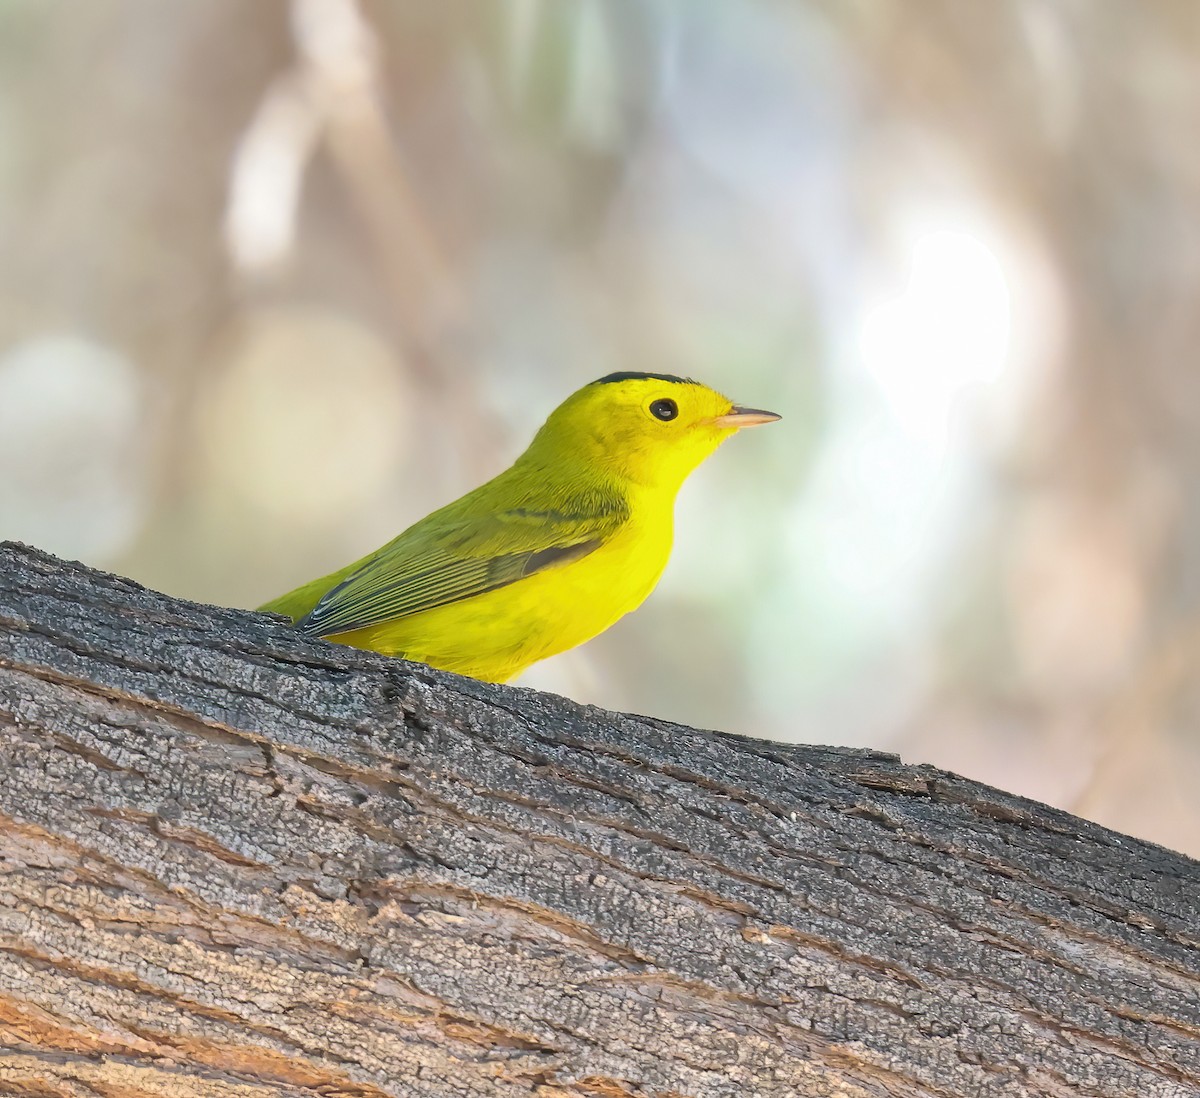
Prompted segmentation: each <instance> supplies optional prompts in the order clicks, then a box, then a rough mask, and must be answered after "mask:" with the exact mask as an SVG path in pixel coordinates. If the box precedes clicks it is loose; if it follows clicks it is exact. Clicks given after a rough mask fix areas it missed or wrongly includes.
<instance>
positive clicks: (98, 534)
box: [0, 0, 1200, 853]
mask: <svg viewBox="0 0 1200 1098" xmlns="http://www.w3.org/2000/svg"><path fill="white" fill-rule="evenodd" d="M1198 61H1200V6H1198V5H1196V4H1195V3H1194V2H1193V0H1110V2H1107V3H1105V4H1081V3H1075V2H1072V0H1005V2H1004V3H999V4H989V5H980V4H966V3H961V2H959V0H925V2H923V3H921V4H912V3H906V2H904V0H870V2H867V0H807V2H804V0H793V2H788V3H785V2H783V0H775V2H772V0H753V2H751V0H747V2H745V3H741V4H737V5H729V4H716V3H711V2H701V0H506V2H505V3H502V4H501V3H488V2H486V0H438V2H436V3H435V2H433V0H412V2H405V3H400V2H396V0H374V2H370V0H362V2H361V3H355V2H354V0H257V2H256V3H254V4H247V3H244V2H241V0H175V2H174V3H172V4H169V5H164V4H161V3H157V2H153V0H89V2H88V3H87V4H79V3H77V2H75V0H0V242H2V248H3V254H4V257H5V262H4V263H3V264H2V265H0V536H4V537H10V538H16V539H20V540H26V541H30V542H34V543H37V544H39V545H41V546H42V547H44V548H46V549H50V550H52V551H55V552H58V553H60V554H65V555H67V556H74V557H81V558H83V559H86V560H87V561H89V562H90V563H93V564H100V565H103V566H105V567H109V568H112V569H114V570H116V571H119V572H123V573H126V574H129V575H132V576H134V577H136V578H137V579H139V580H142V581H143V582H146V583H149V584H151V585H154V586H156V587H159V588H162V589H164V590H168V591H171V592H173V593H176V594H180V595H186V596H189V597H193V598H199V599H204V600H210V601H215V602H221V603H230V604H241V605H255V604H257V603H259V602H261V601H263V600H265V599H266V598H268V597H271V596H273V595H275V594H278V593H279V592H281V591H283V590H285V589H286V588H288V587H290V586H292V585H293V584H295V583H297V582H299V581H301V580H304V579H307V578H310V577H311V576H313V575H316V574H318V573H320V572H324V571H328V570H329V569H330V568H332V567H334V566H337V565H340V564H342V563H344V562H345V561H346V560H348V559H350V558H351V557H354V556H357V555H360V554H361V553H362V552H364V551H365V550H368V549H370V548H373V547H374V546H376V545H377V544H379V543H381V542H383V541H384V540H386V539H387V538H389V537H391V536H392V535H394V534H395V533H397V532H398V531H399V530H400V529H402V528H403V527H404V526H405V525H407V524H408V523H409V522H411V521H413V520H415V519H416V518H419V517H420V516H422V515H423V514H425V513H426V512H428V511H429V510H431V509H432V508H434V507H436V506H437V505H439V504H440V503H442V502H445V501H446V500H448V499H450V498H452V497H453V496H454V495H456V494H458V493H459V492H461V491H463V490H465V489H466V488H468V487H471V486H473V485H474V484H476V483H478V482H479V481H480V480H482V479H483V478H484V477H486V476H487V475H488V474H490V473H491V472H494V471H496V470H498V469H499V468H501V467H503V466H504V465H505V464H507V463H508V462H509V461H510V460H511V459H512V457H513V456H515V454H516V453H517V452H518V451H519V450H520V449H521V447H522V446H523V445H524V443H525V442H526V441H527V440H528V438H529V437H530V435H531V434H532V432H533V430H534V429H535V428H536V426H537V425H538V424H539V423H540V422H541V420H542V419H543V418H544V417H545V415H546V414H547V413H548V412H549V410H550V409H551V408H552V407H554V405H555V404H557V403H558V402H559V401H560V400H561V399H562V398H563V397H564V396H565V395H566V394H567V393H569V392H570V391H571V390H573V389H574V388H576V387H577V386H579V385H581V384H583V383H585V382H586V381H588V380H591V379H592V378H594V377H597V376H599V375H601V374H603V373H606V372H608V371H610V370H614V369H652V370H658V371H664V370H665V371H670V372H674V373H681V374H689V375H693V376H696V377H698V378H700V379H702V380H704V381H706V382H708V383H709V384H712V385H714V386H716V387H718V388H721V389H723V390H725V391H727V392H729V393H730V395H732V396H734V397H735V398H736V399H740V400H744V401H746V402H749V403H753V404H757V405H762V406H766V407H772V408H777V409H778V410H780V411H782V412H783V413H784V414H785V417H786V418H785V420H784V422H783V423H782V424H780V425H779V426H778V427H774V428H772V429H771V430H770V431H764V432H761V433H757V432H756V433H754V434H753V435H747V436H746V437H743V438H738V439H736V440H734V441H733V442H731V443H730V444H729V445H727V446H726V447H725V448H724V449H723V451H722V452H721V453H720V454H718V455H717V456H716V458H714V459H713V460H712V461H711V462H710V463H709V464H708V465H707V466H705V467H704V468H703V469H702V470H701V471H700V472H699V473H698V474H697V475H696V476H695V477H694V479H693V482H692V483H691V484H689V486H688V487H687V489H686V490H685V493H684V495H683V497H682V498H681V501H680V507H679V522H678V527H679V529H678V544H677V549H676V555H675V559H674V560H673V562H672V565H671V567H670V569H669V570H668V573H667V575H666V577H665V578H664V581H663V583H662V585H661V587H660V589H659V591H658V592H657V593H656V594H655V596H654V597H653V598H652V599H651V600H650V602H649V603H648V604H647V606H646V607H645V608H644V609H643V610H641V611H640V612H639V613H638V614H637V615H635V616H633V617H632V618H629V619H626V620H625V621H624V622H622V623H621V624H620V625H619V626H617V627H616V628H614V629H613V630H612V631H610V633H609V634H607V635H605V636H604V637H602V638H600V639H598V640H597V641H595V642H593V643H592V644H590V645H588V646H587V647H586V648H585V649H583V650H580V651H579V652H575V653H571V654H568V655H566V656H563V657H560V658H558V659H557V660H554V661H550V662H549V663H547V664H545V665H542V666H541V667H539V668H536V669H534V671H532V672H531V673H530V674H529V675H528V676H527V677H526V680H525V681H526V682H527V683H529V684H531V685H538V686H541V687H547V688H552V689H557V690H561V691H563V692H566V693H569V694H571V695H573V696H575V697H579V698H585V699H591V700H595V701H597V702H599V703H602V704H606V705H609V706H612V707H616V708H634V709H641V710H646V711H653V712H655V713H658V714H661V715H664V716H670V717H674V718H678V719H680V720H684V721H688V722H690V723H698V724H702V725H708V726H723V727H728V728H732V729H737V730H740V731H744V732H747V733H753V734H758V735H764V736H771V737H779V738H797V739H809V740H816V741H824V742H842V743H853V744H867V745H871V746H876V747H881V748H889V749H893V750H900V751H902V752H903V753H904V754H905V756H906V757H908V758H912V759H920V760H928V761H931V762H935V763H938V764H940V765H943V766H947V767H949V768H951V769H955V770H959V771H961V772H963V773H966V774H969V775H971V776H974V777H977V778H982V779H984V780H988V781H991V782H993V783H995V784H997V785H1001V786H1005V787H1007V788H1011V789H1015V790H1018V791H1023V792H1026V793H1028V794H1030V795H1032V796H1036V797H1039V798H1042V799H1045V800H1049V801H1051V802H1053V803H1057V804H1060V805H1063V806H1064V807H1067V808H1071V809H1074V810H1076V811H1083V812H1084V813H1086V814H1089V815H1092V816H1094V817H1095V818H1097V819H1100V820H1102V821H1104V822H1107V823H1110V824H1112V825H1113V826H1116V827H1119V828H1121V829H1124V830H1128V831H1132V832H1134V833H1136V834H1139V835H1144V836H1147V837H1151V838H1155V839H1158V840H1159V841H1162V842H1164V843H1167V844H1170V845H1173V846H1176V847H1178V848H1181V849H1185V850H1189V851H1191V852H1192V853H1200V798H1197V796H1196V792H1195V791H1196V788H1197V785H1198V783H1200V737H1198V735H1197V711H1198V710H1200V612H1198V603H1200V493H1198V492H1197V491H1196V490H1195V489H1194V485H1195V484H1196V483H1198V482H1200V423H1198V422H1197V421H1198V419H1200V373H1197V371H1196V370H1195V369H1194V368H1193V358H1194V348H1195V346H1196V345H1197V335H1198V334H1200V333H1198V332H1197V327H1198V326H1200V312H1198V311H1197V310H1196V308H1195V304H1194V302H1195V300H1196V298H1197V293H1198V291H1200V143H1197V142H1196V141H1195V140H1194V134H1195V133H1197V132H1200V128H1198V126H1200V65H1198V64H1197V62H1198Z"/></svg>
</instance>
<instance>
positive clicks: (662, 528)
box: [329, 516, 671, 682]
mask: <svg viewBox="0 0 1200 1098" xmlns="http://www.w3.org/2000/svg"><path fill="white" fill-rule="evenodd" d="M670 548H671V524H670V518H669V516H668V517H667V519H666V521H665V522H659V523H653V524H646V523H635V522H631V523H630V524H629V525H628V526H627V528H626V529H625V530H623V531H621V533H619V534H617V535H616V536H615V537H613V538H612V540H611V541H609V542H608V544H606V545H604V546H603V547H602V548H600V549H597V550H596V551H595V552H593V553H591V554H589V555H588V556H586V557H584V558H582V559H581V560H578V561H575V562H573V563H571V564H566V565H563V566H562V567H561V568H551V569H548V570H546V571H544V572H539V573H537V574H536V575H533V576H530V577H528V578H527V579H523V580H518V581H517V582H516V583H512V584H509V585H508V586H506V587H501V588H498V589H496V590H495V591H488V592H487V593H485V594H482V595H476V596H474V597H472V598H469V599H463V600H462V601H461V602H456V603H451V604H449V605H447V606H439V607H436V608H435V609H433V610H426V611H424V612H423V613H419V614H413V615H411V616H409V617H405V618H398V619H395V620H393V621H387V622H382V623H380V624H379V625H374V626H371V627H369V628H367V629H359V630H355V631H354V632H351V633H342V634H339V635H337V636H335V637H330V638H329V639H330V640H336V641H338V642H340V643H342V644H351V645H354V646H355V647H358V648H369V649H373V650H374V651H377V652H384V653H386V654H388V655H393V656H404V657H405V658H407V659H412V660H419V661H420V662H422V663H428V664H431V665H432V666H434V667H440V668H441V669H443V670H445V671H454V672H456V673H457V674H460V675H469V676H471V677H472V678H477V679H485V680H488V681H491V682H505V681H507V680H508V679H511V678H513V677H514V676H516V675H518V674H519V673H520V672H521V671H523V670H524V669H525V668H526V667H528V666H529V665H530V664H532V663H536V662H537V661H538V660H542V659H545V658H546V657H547V656H553V655H555V654H556V653H558V652H564V651H566V650H567V649H568V648H574V647H575V646H576V645H578V644H582V643H583V642H584V641H586V640H590V639H591V638H592V637H594V636H596V634H597V633H602V632H603V631H604V630H605V629H607V628H608V627H609V626H610V625H612V624H613V623H614V622H616V621H617V620H618V619H619V618H622V617H624V615H626V614H628V613H629V612H630V611H631V610H635V609H636V608H637V607H638V606H640V605H641V604H642V602H643V601H644V600H645V598H646V596H647V595H649V594H650V592H651V591H652V590H653V589H654V585H655V584H656V583H657V582H658V578H659V576H660V575H661V574H662V570H663V568H664V567H665V565H666V563H667V557H668V555H669V553H670Z"/></svg>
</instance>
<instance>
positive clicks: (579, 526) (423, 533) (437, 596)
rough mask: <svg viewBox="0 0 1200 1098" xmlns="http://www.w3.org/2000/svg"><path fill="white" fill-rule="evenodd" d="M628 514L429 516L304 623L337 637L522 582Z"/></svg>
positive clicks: (576, 552) (583, 551)
mask: <svg viewBox="0 0 1200 1098" xmlns="http://www.w3.org/2000/svg"><path fill="white" fill-rule="evenodd" d="M436 517H437V516H436V515H433V516H430V519H434V518H436ZM625 517H626V516H625V511H624V509H623V508H622V507H619V506H615V505H612V504H608V505H606V506H595V507H588V508H586V509H583V508H580V509H568V510H564V511H536V512H535V511H526V510H522V509H514V510H509V511H501V512H498V513H494V514H487V515H473V516H467V517H463V518H459V519H456V520H454V521H449V522H448V521H446V520H445V519H444V518H443V519H442V521H439V522H430V521H429V520H426V521H425V522H422V523H419V524H418V525H417V526H414V527H413V528H411V529H410V530H408V531H406V532H405V533H403V534H401V535H400V537H398V538H397V539H396V540H395V541H393V542H392V543H391V544H389V545H387V546H385V547H384V548H383V549H381V550H380V551H379V553H378V554H376V555H375V556H374V557H373V558H372V559H371V560H370V562H369V563H367V564H366V565H364V566H363V567H362V568H360V569H359V570H358V571H357V572H355V573H353V574H352V575H350V576H348V577H347V578H346V579H345V580H343V581H342V582H341V583H339V584H338V585H337V586H336V587H334V588H332V589H331V590H330V591H328V592H326V594H324V595H323V596H322V597H321V599H320V600H319V601H318V602H317V604H316V606H314V607H313V609H312V610H311V611H310V612H309V613H308V614H307V615H305V616H304V617H303V618H301V619H300V620H299V621H298V622H297V623H296V627H297V628H298V629H300V630H301V631H302V632H304V633H307V634H308V635H309V636H316V637H329V636H334V635H336V634H338V633H349V632H352V631H354V630H356V629H366V628H369V627H370V626H373V625H379V624H381V623H383V622H385V621H392V620H394V619H396V618H402V617H408V616H409V615H411V614H419V613H421V612H423V611H425V610H432V609H434V608H435V607H438V606H446V605H448V604H450V603H454V602H460V601H462V600H463V599H469V598H471V597H473V596H475V595H481V594H483V593H485V592H487V591H494V590H496V589H497V588H500V587H506V586H508V585H509V584H512V583H519V582H520V581H521V580H523V579H526V578H528V577H529V576H533V575H537V574H538V573H539V572H544V571H545V570H547V569H549V568H561V567H562V566H563V565H566V564H571V563H572V562H574V561H577V560H580V559H582V558H583V557H585V556H587V555H588V554H589V553H593V552H595V551H596V550H597V549H599V548H600V547H601V546H602V545H603V544H604V543H605V542H606V541H608V540H609V538H611V537H612V535H613V534H614V533H616V531H617V530H619V529H620V527H621V525H622V524H623V523H624V521H625Z"/></svg>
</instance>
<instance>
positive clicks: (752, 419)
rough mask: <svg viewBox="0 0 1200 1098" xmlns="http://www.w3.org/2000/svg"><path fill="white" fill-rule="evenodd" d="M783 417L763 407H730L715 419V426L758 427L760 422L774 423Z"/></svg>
mask: <svg viewBox="0 0 1200 1098" xmlns="http://www.w3.org/2000/svg"><path fill="white" fill-rule="evenodd" d="M782 418H783V417H782V416H780V415H777V414H776V413H775V412H764V411H763V410H762V409H761V408H738V407H733V408H730V409H729V411H728V412H726V413H725V414H724V415H723V416H717V418H716V419H714V420H713V421H712V422H713V426H714V427H733V428H735V429H736V428H738V427H757V426H758V425H759V424H760V423H774V422H775V421H776V420H777V419H782Z"/></svg>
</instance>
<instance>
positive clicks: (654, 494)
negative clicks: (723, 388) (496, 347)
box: [261, 373, 779, 682]
mask: <svg viewBox="0 0 1200 1098" xmlns="http://www.w3.org/2000/svg"><path fill="white" fill-rule="evenodd" d="M776 419H779V416H777V415H776V414H775V413H774V412H763V411H759V410H757V409H753V408H738V407H735V406H734V405H733V403H732V402H731V401H729V400H728V399H727V398H726V397H723V396H721V394H720V393H716V392H714V391H713V390H712V389H709V388H707V387H706V386H704V385H700V384H698V383H697V382H695V381H691V380H690V379H687V378H680V377H674V376H672V375H670V374H641V373H617V374H609V375H608V377H602V378H601V379H600V380H599V381H595V382H593V383H592V384H590V385H587V386H585V387H584V388H582V389H580V390H579V391H578V392H577V393H575V394H573V395H572V396H570V397H568V398H567V400H566V401H564V402H563V403H562V404H561V405H560V406H559V407H558V408H556V409H555V410H554V411H553V412H552V413H551V414H550V418H549V419H547V420H546V422H545V424H544V425H543V426H542V428H541V430H540V431H538V433H537V435H536V436H535V437H534V440H533V442H532V443H530V445H529V449H527V450H526V451H525V452H524V453H523V454H522V455H521V456H520V457H519V458H517V460H516V461H515V462H514V463H513V465H512V467H511V468H509V469H507V470H505V471H504V472H503V473H501V474H500V475H499V476H498V477H495V478H494V479H492V480H489V481H488V482H487V483H486V484H484V485H482V486H481V487H479V488H476V489H475V490H474V491H473V492H468V493H467V494H466V495H465V496H463V497H462V498H461V499H458V500H455V501H454V502H453V503H451V504H449V505H447V506H446V507H443V508H442V509H441V510H439V511H434V512H433V514H431V515H428V516H427V517H425V518H423V519H421V521H420V522H418V523H416V524H415V525H413V526H410V527H409V528H408V529H407V530H405V531H404V533H402V534H401V535H400V536H399V537H397V538H395V539H394V540H392V541H390V542H388V543H387V545H385V546H384V547H383V548H382V549H378V550H376V551H375V552H374V553H370V554H368V555H367V556H365V557H363V558H362V560H358V561H355V562H354V563H353V564H350V565H347V566H346V567H345V568H343V569H341V570H340V571H337V572H333V573H331V574H330V575H328V576H324V577H322V578H321V579H317V580H313V581H312V582H311V583H306V584H305V585H304V586H303V587H298V588H297V589H296V590H295V591H292V592H291V593H290V594H287V595H283V596H281V597H280V598H277V599H275V600H274V601H273V602H269V603H267V604H266V605H265V606H263V607H261V609H263V610H270V611H273V612H274V613H277V614H286V615H287V616H288V617H290V618H291V619H292V620H293V621H294V622H295V623H296V627H297V628H298V629H299V630H300V631H301V632H303V633H306V634H308V635H309V636H313V637H327V638H329V639H330V640H334V641H338V642H340V643H342V644H351V645H354V646H355V647H357V648H369V649H372V650H373V651H376V652H383V653H385V654H386V655H390V656H403V657H405V658H406V659H410V660H419V661H420V662H422V663H427V664H431V665H432V666H433V667H440V668H442V669H443V670H445V671H455V672H457V673H458V674H460V675H469V676H471V677H472V678H476V679H484V680H487V681H490V682H505V681H507V680H508V679H511V678H512V677H513V676H514V675H517V674H519V673H520V672H521V671H523V670H524V669H525V668H526V667H528V666H529V665H530V664H531V663H536V662H537V661H538V660H541V659H545V658H546V657H547V656H553V655H554V654H555V653H558V652H563V651H566V649H568V648H574V647H575V645H577V644H582V643H583V642H584V641H586V640H589V639H590V638H592V637H594V636H596V634H597V633H602V632H603V631H604V630H605V629H607V628H608V627H609V626H610V625H612V624H613V623H614V622H615V621H617V620H618V619H619V618H621V617H623V616H624V615H625V614H627V613H629V611H630V610H634V609H636V608H637V607H638V606H640V605H641V604H642V602H643V600H644V599H645V598H646V596H647V595H649V594H650V592H651V591H652V590H653V589H654V585H655V584H656V583H657V582H658V577H659V576H660V575H661V574H662V570H663V568H664V567H665V566H666V563H667V557H668V556H669V554H670V551H671V528H672V513H673V510H674V503H675V496H676V493H677V492H678V491H679V488H680V486H681V485H682V484H683V482H684V480H685V479H686V477H687V475H688V474H689V473H690V472H691V471H692V470H693V469H695V468H696V466H698V465H699V464H700V463H701V462H702V461H703V460H704V459H705V458H706V457H708V455H709V454H711V453H712V452H713V451H714V450H715V449H716V448H717V447H718V446H720V445H721V443H722V442H724V441H725V439H727V438H728V437H729V436H730V435H732V434H733V433H734V432H735V431H737V430H738V429H739V428H741V427H753V426H755V425H756V424H759V423H770V422H771V421H772V420H776Z"/></svg>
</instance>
